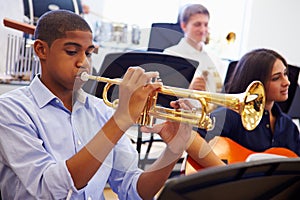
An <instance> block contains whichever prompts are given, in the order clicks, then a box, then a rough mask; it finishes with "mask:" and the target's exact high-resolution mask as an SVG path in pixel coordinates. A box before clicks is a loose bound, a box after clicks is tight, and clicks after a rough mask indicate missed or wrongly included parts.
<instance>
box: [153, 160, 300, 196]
mask: <svg viewBox="0 0 300 200" xmlns="http://www.w3.org/2000/svg"><path fill="white" fill-rule="evenodd" d="M299 189H300V158H280V159H266V160H260V161H251V162H243V163H237V164H231V165H227V166H222V167H213V168H207V169H204V170H201V171H199V172H198V173H195V174H192V175H188V176H184V177H178V178H172V179H170V180H169V181H168V182H167V183H166V185H165V187H164V188H163V190H162V192H161V193H160V195H159V197H158V200H168V199H176V200H183V199H189V200H194V199H195V200H196V199H210V200H219V199H231V200H239V199H243V200H248V199H249V200H252V199H260V200H263V199H266V200H267V199H268V200H269V199H273V200H275V199H297V198H299V196H300V190H299Z"/></svg>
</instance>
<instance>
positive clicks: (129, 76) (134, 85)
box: [114, 67, 162, 131]
mask: <svg viewBox="0 0 300 200" xmlns="http://www.w3.org/2000/svg"><path fill="white" fill-rule="evenodd" d="M158 76H159V73H158V72H145V70H144V69H142V68H141V67H130V68H128V70H127V72H126V73H125V75H124V78H123V80H122V82H121V83H120V85H119V103H118V108H117V109H116V111H115V113H114V119H115V121H116V123H117V124H118V126H119V128H120V129H121V130H123V131H126V130H127V129H128V128H129V127H130V126H132V125H133V124H135V122H136V121H137V119H138V118H139V116H140V114H141V112H142V111H143V108H144V106H145V104H146V101H147V98H148V96H149V95H150V93H151V92H153V91H155V90H156V89H158V88H159V87H161V86H162V83H161V82H155V83H151V80H152V79H153V78H157V77H158Z"/></svg>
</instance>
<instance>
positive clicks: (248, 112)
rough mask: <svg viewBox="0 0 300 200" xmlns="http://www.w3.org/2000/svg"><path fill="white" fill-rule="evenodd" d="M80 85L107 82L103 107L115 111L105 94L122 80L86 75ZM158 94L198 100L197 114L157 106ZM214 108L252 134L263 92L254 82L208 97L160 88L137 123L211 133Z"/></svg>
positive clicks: (263, 99) (204, 92)
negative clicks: (235, 116)
mask: <svg viewBox="0 0 300 200" xmlns="http://www.w3.org/2000/svg"><path fill="white" fill-rule="evenodd" d="M81 79H82V80H83V81H87V80H89V79H90V80H95V81H98V82H106V83H107V84H106V85H105V87H104V89H103V94H102V96H103V101H104V103H105V104H106V105H108V106H110V107H112V108H117V106H118V99H115V100H114V101H113V102H110V101H109V100H108V98H107V92H108V90H109V88H110V87H111V86H112V85H114V84H115V85H119V84H120V83H121V82H122V79H120V78H115V79H110V78H105V77H101V76H93V75H90V74H88V73H86V72H83V73H82V74H81ZM158 93H160V94H165V95H171V96H176V97H177V98H188V99H195V100H198V101H199V103H200V104H201V109H200V111H199V110H198V111H195V110H193V109H192V110H183V109H171V108H165V107H161V106H158V105H156V102H157V96H158ZM209 103H212V104H216V105H219V106H224V107H226V108H229V109H231V110H233V111H235V112H237V113H239V114H240V115H241V121H242V124H243V126H244V128H245V129H246V130H249V131H251V130H253V129H255V128H256V126H257V125H258V124H259V122H260V120H261V118H262V115H263V111H264V107H265V90H264V87H263V84H262V83H261V82H260V81H253V82H252V83H250V84H249V86H248V87H247V89H246V91H245V92H243V93H239V94H223V93H211V92H207V91H198V90H191V89H184V88H178V87H172V86H162V87H160V88H159V89H158V90H157V91H155V92H154V93H153V94H151V95H149V96H148V99H147V102H146V104H145V107H144V109H143V111H142V113H141V116H140V117H139V119H138V121H137V122H136V123H137V124H139V125H145V126H152V125H153V123H154V119H156V118H157V119H166V120H171V121H177V122H183V123H188V124H190V125H192V126H195V127H198V128H202V129H206V130H211V129H213V127H214V125H215V120H214V119H213V118H211V117H210V113H209V112H208V104H209Z"/></svg>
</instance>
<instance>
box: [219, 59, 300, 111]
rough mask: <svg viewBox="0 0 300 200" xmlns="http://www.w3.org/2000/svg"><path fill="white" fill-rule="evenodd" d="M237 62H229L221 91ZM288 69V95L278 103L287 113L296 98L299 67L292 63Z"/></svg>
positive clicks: (224, 89) (225, 86)
mask: <svg viewBox="0 0 300 200" xmlns="http://www.w3.org/2000/svg"><path fill="white" fill-rule="evenodd" d="M237 63H238V61H232V62H230V63H229V65H228V70H227V73H226V77H225V80H224V88H223V91H226V88H227V86H228V81H229V80H230V77H231V76H232V74H233V72H234V69H235V67H236V65H237ZM288 69H289V74H288V77H289V80H290V82H291V84H290V87H289V97H288V99H287V100H286V101H284V102H279V103H278V104H279V106H280V108H281V109H282V111H283V112H285V113H289V111H290V108H291V105H292V102H293V101H295V100H296V99H295V98H294V97H296V96H295V94H296V91H297V88H299V86H298V77H299V71H300V68H299V67H297V66H294V65H288ZM297 98H298V97H297ZM298 100H299V99H298ZM298 102H299V101H298ZM294 104H297V103H296V102H295V103H294ZM297 105H298V104H297Z"/></svg>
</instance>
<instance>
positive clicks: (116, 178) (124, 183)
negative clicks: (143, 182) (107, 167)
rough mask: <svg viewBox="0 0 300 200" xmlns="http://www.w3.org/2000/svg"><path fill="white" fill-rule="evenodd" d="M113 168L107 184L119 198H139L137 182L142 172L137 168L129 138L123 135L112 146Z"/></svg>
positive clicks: (135, 154)
mask: <svg viewBox="0 0 300 200" xmlns="http://www.w3.org/2000/svg"><path fill="white" fill-rule="evenodd" d="M113 163H114V164H113V169H112V172H111V175H110V178H109V184H110V186H111V188H112V190H113V191H114V192H116V193H117V194H118V197H119V199H141V197H140V196H139V194H138V191H137V182H138V179H139V177H140V175H141V173H142V170H141V169H139V168H138V154H137V151H136V150H135V149H134V148H133V146H132V144H131V141H130V140H129V138H128V137H127V136H126V135H124V136H123V137H122V138H121V139H120V140H119V142H118V144H117V145H116V146H115V148H114V160H113Z"/></svg>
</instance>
